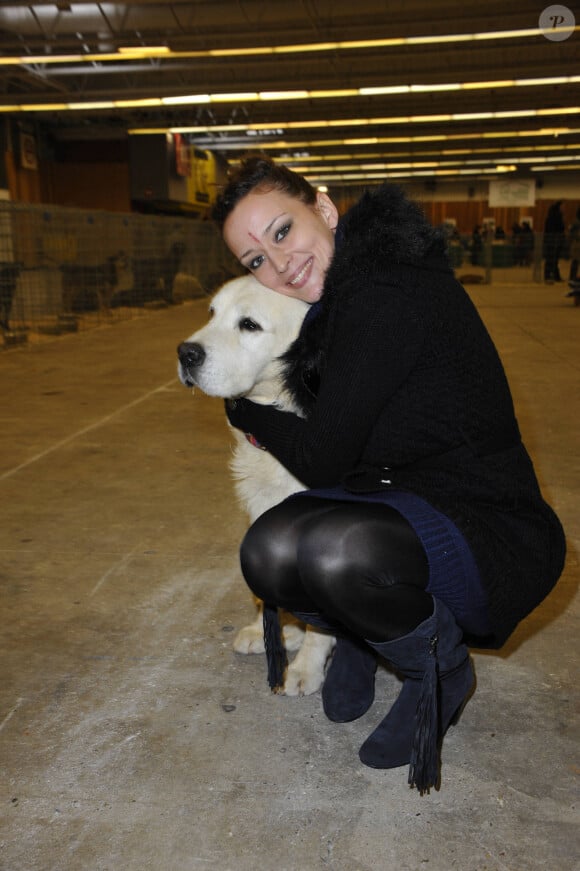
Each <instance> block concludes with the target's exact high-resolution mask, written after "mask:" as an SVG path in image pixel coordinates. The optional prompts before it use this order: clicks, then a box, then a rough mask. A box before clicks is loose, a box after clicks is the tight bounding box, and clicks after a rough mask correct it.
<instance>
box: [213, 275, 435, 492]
mask: <svg viewBox="0 0 580 871" xmlns="http://www.w3.org/2000/svg"><path fill="white" fill-rule="evenodd" d="M422 343H423V321H422V319H420V318H419V317H418V315H417V309H416V307H415V305H414V304H413V303H412V301H411V300H410V298H409V295H408V294H407V293H405V292H404V291H402V290H401V288H399V287H393V286H386V285H382V286H380V287H377V288H375V289H374V292H373V293H370V292H368V291H365V292H361V293H358V294H357V295H355V296H354V297H353V298H351V299H350V302H349V303H348V304H347V305H345V306H344V307H343V308H342V310H341V311H340V312H339V313H338V314H337V315H336V320H335V328H334V334H333V337H332V341H331V346H330V349H329V351H328V354H327V359H326V365H325V368H324V371H323V373H322V376H321V380H320V389H319V393H318V397H317V400H316V403H315V405H314V408H313V410H312V412H311V414H310V416H309V418H308V419H307V420H304V419H302V418H299V417H297V416H296V415H294V414H289V413H287V412H282V411H279V410H277V409H274V408H272V407H271V406H262V405H256V404H255V403H252V402H249V401H247V400H239V401H237V403H236V405H235V407H234V408H230V409H229V410H228V417H229V419H230V422H231V423H232V424H233V425H234V426H235V427H237V428H239V429H242V430H244V431H245V432H248V433H251V434H252V435H253V436H254V437H255V438H256V439H257V441H258V442H259V443H260V444H261V445H263V446H264V447H265V448H266V449H267V450H269V451H270V452H271V453H272V454H273V455H274V456H275V457H276V458H277V459H278V460H279V461H280V462H281V463H282V464H283V465H284V466H286V468H288V469H289V470H290V471H291V472H292V474H293V475H295V477H297V478H298V479H299V480H301V481H303V482H304V483H305V484H306V485H307V486H310V487H314V486H330V485H332V484H336V483H338V482H339V481H340V479H341V478H342V476H343V475H344V474H345V473H346V472H348V471H349V470H350V469H352V468H354V467H355V466H356V464H357V462H358V461H359V458H360V456H361V454H362V452H363V450H364V447H365V444H366V442H367V440H368V438H369V435H370V433H371V431H372V429H373V426H374V425H375V422H376V420H377V418H378V416H379V414H380V413H381V412H382V411H383V409H384V407H385V405H386V404H387V403H388V401H389V397H390V396H392V394H393V393H394V392H395V391H396V390H397V389H399V387H400V386H401V384H403V382H404V381H405V379H406V378H407V377H408V375H409V373H410V371H411V370H412V368H413V366H414V364H415V362H416V360H417V357H418V355H419V353H420V350H421V347H422Z"/></svg>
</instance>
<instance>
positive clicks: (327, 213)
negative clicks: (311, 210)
mask: <svg viewBox="0 0 580 871" xmlns="http://www.w3.org/2000/svg"><path fill="white" fill-rule="evenodd" d="M316 209H317V211H318V214H319V215H320V216H321V218H322V219H323V220H324V221H325V223H326V224H327V226H328V227H330V229H331V230H336V225H337V224H338V209H337V208H336V206H335V205H334V203H333V202H332V200H331V199H330V197H329V196H328V194H324V193H322V191H318V192H317V194H316Z"/></svg>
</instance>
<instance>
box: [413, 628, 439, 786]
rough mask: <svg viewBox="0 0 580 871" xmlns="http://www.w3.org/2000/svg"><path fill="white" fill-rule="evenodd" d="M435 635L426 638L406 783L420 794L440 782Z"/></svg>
mask: <svg viewBox="0 0 580 871" xmlns="http://www.w3.org/2000/svg"><path fill="white" fill-rule="evenodd" d="M437 641H438V639H437V636H436V635H434V636H433V638H431V639H430V642H429V656H428V662H427V666H426V668H425V672H424V674H423V683H422V686H421V695H420V698H419V702H418V704H417V712H416V727H415V734H414V736H413V747H412V750H411V760H410V765H409V780H408V782H409V785H410V786H411V787H413V786H415V787H416V788H417V789H418V790H419V794H420V795H423V793H425V792H429V790H430V789H431V787H437V785H438V783H439V738H440V735H439V698H438V697H439V663H438V659H437Z"/></svg>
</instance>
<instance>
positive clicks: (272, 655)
mask: <svg viewBox="0 0 580 871" xmlns="http://www.w3.org/2000/svg"><path fill="white" fill-rule="evenodd" d="M263 622H264V647H265V648H266V661H267V663H268V686H269V687H270V689H271V690H272V692H273V693H279V692H280V690H281V689H282V688H283V686H284V676H285V673H286V668H287V667H288V657H287V655H286V648H285V646H284V641H283V638H282V629H281V627H280V620H279V617H278V609H277V608H276V607H275V606H273V605H267V604H266V603H264V611H263Z"/></svg>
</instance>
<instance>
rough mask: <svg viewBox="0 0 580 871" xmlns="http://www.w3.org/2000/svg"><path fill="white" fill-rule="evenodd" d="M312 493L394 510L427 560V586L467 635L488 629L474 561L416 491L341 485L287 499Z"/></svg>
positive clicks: (444, 520) (458, 534)
mask: <svg viewBox="0 0 580 871" xmlns="http://www.w3.org/2000/svg"><path fill="white" fill-rule="evenodd" d="M300 496H314V497H318V498H320V499H336V500H337V501H344V502H376V503H379V504H382V505H389V506H390V507H391V508H394V509H395V510H396V511H398V512H399V514H401V515H402V516H403V517H404V518H405V519H406V520H407V522H408V523H409V524H410V525H411V527H412V528H413V529H414V531H415V534H416V535H417V537H418V538H419V540H420V541H421V544H422V545H423V548H424V549H425V553H426V555H427V560H428V564H429V583H428V585H427V592H428V593H431V595H432V596H434V597H435V598H436V599H439V600H440V601H441V602H443V603H444V604H445V605H447V607H448V608H449V610H450V611H451V613H452V614H453V616H454V617H455V619H456V621H457V623H458V625H459V626H460V627H461V628H462V629H463V630H464V631H465V632H467V633H468V634H469V635H475V636H485V635H488V634H490V633H491V631H492V628H491V624H490V619H489V610H488V604H487V594H486V592H485V590H484V588H483V584H482V582H481V576H480V574H479V569H478V567H477V563H476V562H475V559H474V557H473V554H472V553H471V550H470V549H469V545H468V544H467V542H466V540H465V538H464V537H463V535H462V534H461V532H460V531H459V529H458V528H457V527H456V525H455V524H454V523H453V522H452V521H451V520H450V519H449V518H448V517H446V516H445V515H444V514H441V512H440V511H437V510H436V509H435V508H433V506H432V505H429V503H428V502H426V501H425V500H424V499H421V497H420V496H416V495H415V494H414V493H408V492H404V491H402V490H381V491H378V492H376V493H364V494H359V493H350V492H349V491H348V490H345V489H344V488H343V487H326V488H322V489H315V490H302V491H301V492H300V493H297V494H296V495H295V496H291V497H290V498H291V499H294V498H296V497H300Z"/></svg>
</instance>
